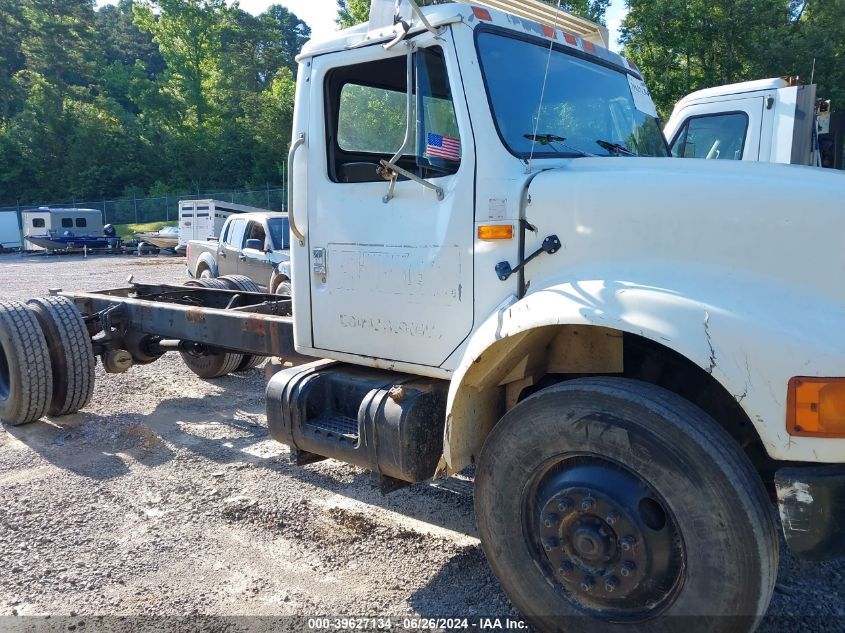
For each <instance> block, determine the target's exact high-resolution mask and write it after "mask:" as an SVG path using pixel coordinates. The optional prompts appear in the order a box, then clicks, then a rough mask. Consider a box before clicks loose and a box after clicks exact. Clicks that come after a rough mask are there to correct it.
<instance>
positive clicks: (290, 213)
mask: <svg viewBox="0 0 845 633" xmlns="http://www.w3.org/2000/svg"><path fill="white" fill-rule="evenodd" d="M304 143H305V132H300V133H299V136H298V137H297V139H296V140H295V141H294V142H293V144H292V145H291V146H290V150H289V151H288V224H290V232H291V233H293V234H294V235H295V236H296V239H298V240H299V245H300V246H302V245H304V244H305V236H304V235H303V234H302V232H301V231H300V230H299V229H298V228H297V226H296V219H295V218H294V216H293V172H292V171H291V170H292V169H293V157H294V156H295V155H296V150H298V149H299V148H300V146H302V145H303V144H304Z"/></svg>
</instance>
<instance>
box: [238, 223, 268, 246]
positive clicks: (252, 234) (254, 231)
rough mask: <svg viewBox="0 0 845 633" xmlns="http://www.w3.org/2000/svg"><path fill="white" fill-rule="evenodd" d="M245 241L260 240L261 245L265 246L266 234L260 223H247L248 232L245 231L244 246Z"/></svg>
mask: <svg viewBox="0 0 845 633" xmlns="http://www.w3.org/2000/svg"><path fill="white" fill-rule="evenodd" d="M246 240H261V243H262V244H266V241H267V232H266V231H265V230H264V226H263V225H262V224H261V222H250V223H249V230H247V233H246V238H245V239H244V244H246Z"/></svg>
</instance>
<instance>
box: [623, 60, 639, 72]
mask: <svg viewBox="0 0 845 633" xmlns="http://www.w3.org/2000/svg"><path fill="white" fill-rule="evenodd" d="M625 61H626V62H628V68H630V69H631V70H639V68H637V65H636V64H635V63H634V62H632V61H631V60H630V59H626V60H625Z"/></svg>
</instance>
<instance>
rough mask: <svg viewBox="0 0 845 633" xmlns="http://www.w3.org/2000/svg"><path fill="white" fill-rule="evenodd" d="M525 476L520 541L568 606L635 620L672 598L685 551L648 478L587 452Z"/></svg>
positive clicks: (606, 616)
mask: <svg viewBox="0 0 845 633" xmlns="http://www.w3.org/2000/svg"><path fill="white" fill-rule="evenodd" d="M531 481H532V484H531V485H529V486H528V488H527V491H528V494H526V495H525V499H524V501H525V508H524V510H523V514H522V516H523V518H524V521H523V529H524V531H525V534H526V537H527V542H528V543H529V544H530V547H531V549H532V554H533V555H534V558H535V560H536V561H537V562H538V563H539V566H540V568H541V569H542V571H543V573H544V574H545V576H546V578H547V580H548V581H549V582H550V583H551V584H552V586H554V588H555V589H556V590H557V591H558V592H560V593H562V594H563V595H564V597H565V598H566V600H568V601H569V602H570V603H571V604H572V605H573V606H575V607H576V608H577V609H578V610H580V611H582V612H584V613H586V614H589V615H591V616H594V617H600V618H604V619H608V620H613V621H638V620H645V619H648V618H652V617H655V616H656V615H659V614H660V613H661V612H662V611H664V610H665V609H666V608H667V607H668V606H669V605H671V604H672V602H674V599H675V598H676V597H677V595H678V592H679V590H680V588H681V586H682V584H683V578H684V571H685V568H686V553H685V549H684V545H683V539H682V538H681V533H680V530H679V528H678V525H677V522H676V520H675V518H674V516H673V515H672V513H671V511H670V510H669V507H668V505H667V504H666V502H665V501H664V499H663V498H662V496H661V495H659V494H658V493H657V491H656V490H655V489H654V488H653V487H652V486H651V485H650V484H648V483H647V482H646V481H645V480H644V479H642V478H641V477H639V476H638V475H637V474H635V473H634V472H633V471H631V470H630V469H628V468H626V467H625V466H623V465H621V464H619V463H617V462H615V461H612V460H609V459H607V458H605V457H600V456H598V455H590V454H580V455H565V456H559V457H558V458H556V459H554V460H552V462H551V463H547V464H546V465H545V466H544V467H541V468H540V469H538V471H537V472H536V473H535V475H534V477H533V478H532V479H531ZM644 605H646V606H644Z"/></svg>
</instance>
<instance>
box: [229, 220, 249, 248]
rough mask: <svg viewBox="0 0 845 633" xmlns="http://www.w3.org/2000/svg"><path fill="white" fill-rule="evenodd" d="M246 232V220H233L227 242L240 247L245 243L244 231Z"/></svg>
mask: <svg viewBox="0 0 845 633" xmlns="http://www.w3.org/2000/svg"><path fill="white" fill-rule="evenodd" d="M245 232H246V220H235V221H234V222H232V228H231V229H229V239H227V240H226V243H227V244H229V245H231V246H234V247H235V248H240V247H241V246H243V244H244V233H245Z"/></svg>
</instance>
